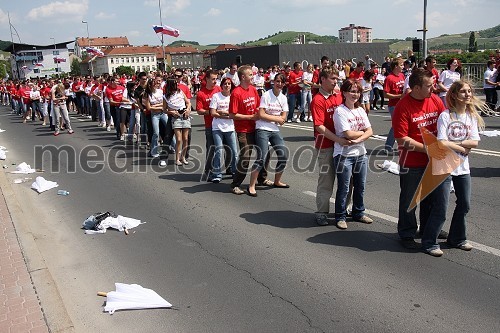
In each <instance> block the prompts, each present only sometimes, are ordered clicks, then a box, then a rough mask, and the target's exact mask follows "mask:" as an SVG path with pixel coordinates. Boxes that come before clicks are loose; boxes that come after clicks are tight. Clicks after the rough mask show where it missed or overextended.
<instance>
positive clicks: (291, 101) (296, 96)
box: [287, 91, 304, 120]
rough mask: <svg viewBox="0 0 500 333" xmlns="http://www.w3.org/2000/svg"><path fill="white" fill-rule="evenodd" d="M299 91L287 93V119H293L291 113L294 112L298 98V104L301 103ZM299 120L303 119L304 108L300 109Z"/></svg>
mask: <svg viewBox="0 0 500 333" xmlns="http://www.w3.org/2000/svg"><path fill="white" fill-rule="evenodd" d="M300 94H301V93H300V91H299V92H298V93H296V94H289V95H288V117H287V120H292V119H293V114H294V112H295V104H296V102H297V100H298V102H299V105H301V101H300V100H301V98H300V97H301V96H300ZM300 120H304V110H300Z"/></svg>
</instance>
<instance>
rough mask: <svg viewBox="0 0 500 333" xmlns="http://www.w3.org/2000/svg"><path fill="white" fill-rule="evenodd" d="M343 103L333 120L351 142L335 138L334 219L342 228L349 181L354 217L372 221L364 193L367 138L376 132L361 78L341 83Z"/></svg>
mask: <svg viewBox="0 0 500 333" xmlns="http://www.w3.org/2000/svg"><path fill="white" fill-rule="evenodd" d="M340 91H341V93H342V101H343V103H342V104H341V105H340V106H338V107H337V108H336V109H335V112H334V114H333V123H334V126H335V135H337V136H338V137H341V138H346V139H347V140H349V142H350V144H349V145H348V146H341V145H340V144H339V143H337V142H335V144H334V146H333V164H334V169H335V172H336V174H337V193H336V195H335V221H336V222H337V227H338V228H339V229H347V224H346V217H347V201H348V200H347V197H348V193H349V184H350V182H352V183H353V192H352V218H353V220H354V221H359V222H363V223H372V222H373V220H372V219H371V218H370V217H368V216H366V215H365V204H364V194H365V185H366V174H367V170H368V158H367V157H366V148H365V144H364V141H366V140H367V139H368V138H369V137H370V136H372V135H373V131H372V127H371V124H370V121H369V120H368V115H367V113H366V111H365V110H364V109H363V107H361V103H360V95H361V94H362V93H363V88H362V87H361V84H360V83H359V82H358V81H355V80H351V79H348V80H345V81H344V83H343V84H342V86H341V87H340Z"/></svg>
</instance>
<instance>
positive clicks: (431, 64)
mask: <svg viewBox="0 0 500 333" xmlns="http://www.w3.org/2000/svg"><path fill="white" fill-rule="evenodd" d="M425 69H427V70H428V71H429V72H431V73H432V79H433V80H434V85H433V86H432V92H433V93H435V94H438V93H439V92H440V89H439V86H438V82H439V72H438V71H437V69H436V57H434V56H433V55H430V56H428V57H427V58H425Z"/></svg>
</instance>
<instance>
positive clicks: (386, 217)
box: [302, 191, 500, 257]
mask: <svg viewBox="0 0 500 333" xmlns="http://www.w3.org/2000/svg"><path fill="white" fill-rule="evenodd" d="M302 193H304V194H305V195H309V196H311V197H316V193H315V192H312V191H303V192H302ZM330 202H331V203H335V199H333V198H330ZM365 211H366V213H367V214H368V215H370V216H374V217H378V218H380V219H383V220H386V221H389V222H392V223H396V224H397V223H398V219H397V218H396V217H393V216H390V215H387V214H384V213H380V212H377V211H374V210H371V209H366V210H365ZM469 242H470V243H471V244H472V246H474V248H475V249H476V250H479V251H483V252H485V253H489V254H492V255H494V256H497V257H500V250H499V249H495V248H494V247H491V246H487V245H483V244H480V243H477V242H473V241H469Z"/></svg>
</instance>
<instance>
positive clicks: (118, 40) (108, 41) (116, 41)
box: [75, 36, 130, 58]
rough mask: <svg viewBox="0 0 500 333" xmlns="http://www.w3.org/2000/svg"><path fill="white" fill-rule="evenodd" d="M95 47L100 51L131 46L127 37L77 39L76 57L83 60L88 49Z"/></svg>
mask: <svg viewBox="0 0 500 333" xmlns="http://www.w3.org/2000/svg"><path fill="white" fill-rule="evenodd" d="M89 46H91V47H95V48H96V49H98V50H101V51H102V50H104V49H109V48H120V47H127V46H130V44H129V42H128V38H127V37H126V36H120V37H90V38H85V37H77V38H76V40H75V55H76V56H77V57H78V58H82V57H83V56H84V53H86V51H85V50H86V48H87V47H89Z"/></svg>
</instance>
